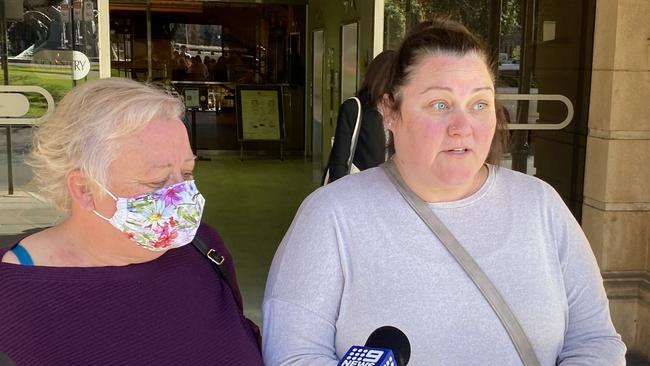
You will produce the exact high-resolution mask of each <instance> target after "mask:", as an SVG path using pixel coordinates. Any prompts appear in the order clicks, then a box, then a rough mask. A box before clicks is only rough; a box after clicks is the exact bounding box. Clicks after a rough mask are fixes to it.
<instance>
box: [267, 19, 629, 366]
mask: <svg viewBox="0 0 650 366" xmlns="http://www.w3.org/2000/svg"><path fill="white" fill-rule="evenodd" d="M491 70H492V68H491V67H490V64H489V62H488V53H487V51H486V50H485V48H484V47H483V46H482V44H481V42H480V41H479V40H478V39H477V37H476V36H474V35H473V34H472V33H470V32H469V31H468V30H467V29H466V28H465V27H464V26H462V25H461V24H459V23H456V22H453V21H448V20H437V21H433V22H428V23H423V24H420V25H418V26H416V27H415V28H414V29H413V30H411V32H410V33H409V34H408V35H407V36H406V38H405V39H404V41H403V43H402V45H401V46H400V48H399V50H398V51H397V57H396V61H395V64H394V66H393V71H392V74H391V75H388V76H387V77H388V78H389V82H388V89H387V90H386V91H385V95H384V100H383V102H382V104H381V106H380V108H381V110H382V112H383V116H384V123H385V126H386V128H388V129H389V130H390V131H391V132H392V135H393V137H394V142H395V155H394V156H393V158H392V160H390V161H389V162H388V163H386V164H385V165H384V166H382V167H380V168H372V169H368V170H365V171H363V172H361V173H359V174H354V175H352V176H349V177H345V178H341V179H340V180H338V181H336V182H334V183H332V184H331V185H327V186H325V187H323V188H320V189H319V190H317V191H316V192H314V193H313V194H312V195H310V196H309V197H308V198H307V199H306V200H305V201H304V202H303V204H302V206H301V208H300V210H299V211H298V213H297V215H296V217H295V219H294V222H293V224H292V225H291V227H290V229H289V231H288V232H287V234H286V236H285V237H284V240H283V242H282V244H281V245H280V248H279V249H278V252H277V253H276V256H275V258H274V260H273V264H272V266H271V271H270V274H269V279H268V282H267V287H266V293H265V298H264V305H263V319H264V336H263V339H264V347H263V349H264V359H265V362H266V364H267V365H269V366H275V365H309V366H330V365H331V366H334V365H337V360H338V359H341V357H342V356H343V355H344V354H345V353H346V351H347V350H348V349H349V347H351V346H353V345H360V344H364V343H365V342H366V339H367V338H368V335H369V334H371V332H373V330H375V329H377V328H380V327H383V326H385V325H392V326H395V327H397V328H399V329H401V330H402V331H403V332H404V333H405V334H406V335H407V336H408V338H409V340H410V349H411V352H410V360H411V361H410V363H409V365H416V366H419V365H512V366H520V365H522V360H526V363H525V365H544V366H555V365H563V366H564V365H567V366H568V365H590V366H596V365H599V366H613V365H624V364H625V359H624V355H625V346H624V344H623V343H622V342H621V338H620V336H619V335H618V334H617V333H616V331H615V329H614V327H613V326H612V322H611V319H610V316H609V310H608V303H607V297H606V295H605V291H604V289H603V284H602V278H601V276H600V273H599V271H598V267H597V265H596V261H595V259H594V256H593V253H592V252H591V249H590V247H589V243H588V242H587V240H586V238H585V236H584V234H583V233H582V231H581V229H580V226H579V225H578V223H577V222H576V221H575V219H574V218H573V216H572V215H571V212H569V210H568V209H567V207H566V206H565V205H564V203H563V202H562V199H561V198H560V197H559V195H558V194H557V193H556V192H555V191H554V190H553V188H551V187H550V186H549V185H548V184H546V183H544V182H542V181H540V180H538V179H536V178H534V177H530V176H527V175H524V174H521V173H517V172H513V171H511V170H508V169H505V168H500V167H499V166H498V160H499V157H500V152H501V150H500V147H501V146H502V145H503V142H504V129H503V127H502V126H501V127H500V128H497V125H498V121H497V118H496V115H497V114H496V108H495V88H494V78H493V76H494V75H492V71H491ZM397 182H400V183H397ZM400 189H404V191H405V192H410V194H405V197H409V198H413V197H415V200H414V202H419V204H418V205H415V206H416V207H418V208H422V209H423V211H422V213H423V214H422V217H427V215H428V214H433V215H434V216H435V217H437V218H438V219H439V221H440V222H441V223H442V226H443V227H446V228H447V229H448V230H449V232H450V233H451V234H452V235H453V236H455V238H456V239H457V241H458V242H459V245H460V246H461V247H463V248H464V249H465V251H466V252H467V253H468V255H469V257H470V258H473V261H474V262H475V263H476V264H477V267H478V268H480V269H481V270H482V272H483V273H484V274H485V276H486V278H487V279H488V281H489V283H491V284H493V286H494V288H495V289H496V291H487V292H481V291H479V289H478V288H477V286H476V285H475V283H474V281H472V279H471V277H470V276H468V273H474V272H476V271H467V272H468V273H466V271H465V270H464V268H470V267H471V268H476V267H472V266H466V265H463V266H461V265H460V264H461V262H463V261H460V260H457V259H456V258H460V257H462V256H457V255H456V254H457V253H459V252H460V251H458V250H455V249H454V250H452V249H449V250H448V249H447V248H452V247H453V246H452V245H448V244H449V241H450V240H448V239H445V240H444V243H443V240H441V239H439V237H443V238H444V237H445V236H437V235H434V233H433V232H432V230H430V229H429V227H428V226H427V225H426V224H425V220H424V219H422V218H421V217H420V216H419V215H418V214H417V213H416V211H415V210H414V209H412V207H411V206H410V204H409V203H408V202H407V200H406V199H405V198H404V197H403V196H402V194H401V193H400ZM452 253H453V255H452ZM463 263H465V262H463ZM477 283H481V284H484V283H485V282H484V281H477ZM488 292H489V293H492V294H493V293H494V292H497V293H500V294H501V297H502V300H503V302H501V303H500V304H502V305H503V303H505V304H506V305H507V306H508V307H509V309H510V310H511V313H512V314H513V315H514V317H502V316H501V315H497V313H496V312H495V310H494V309H495V308H497V307H496V306H495V307H494V308H493V307H492V306H491V305H492V304H496V303H497V302H494V301H490V302H488V301H487V300H486V298H487V297H488V296H484V294H487V293H488ZM498 308H499V309H502V308H503V306H499V307H498ZM500 314H502V313H500ZM513 318H514V319H515V320H518V324H519V325H520V327H521V328H522V333H523V335H524V337H518V336H517V333H513V334H514V336H512V337H510V336H509V334H508V332H506V329H514V328H515V327H506V325H512V324H513V322H511V321H510V320H512V319H513ZM502 319H508V320H509V321H504V322H503V323H502V321H501V320H502ZM524 338H526V339H528V342H523V341H522V340H523V339H524ZM387 339H388V338H387ZM395 340H397V339H395ZM513 340H515V341H517V342H514V341H513ZM524 343H526V347H523V346H522V345H523V344H524ZM386 345H388V342H387V343H386ZM395 345H397V342H396V343H395ZM389 348H390V347H389ZM399 348H400V349H406V347H402V346H400V347H399ZM355 354H358V353H355ZM402 356H403V355H402ZM398 357H399V356H398ZM406 358H408V357H401V358H398V362H399V361H400V360H401V361H402V363H401V366H404V363H403V361H404V360H405V359H406ZM530 360H535V361H533V362H530V363H529V362H528V361H530ZM350 362H352V361H350Z"/></svg>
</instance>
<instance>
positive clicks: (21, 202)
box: [0, 191, 63, 246]
mask: <svg viewBox="0 0 650 366" xmlns="http://www.w3.org/2000/svg"><path fill="white" fill-rule="evenodd" d="M62 217H63V213H62V212H60V211H58V210H56V209H55V208H53V207H52V206H51V205H50V204H49V203H48V202H47V201H46V200H45V199H43V198H42V197H39V196H38V195H36V194H34V193H32V192H26V191H16V192H14V194H13V195H8V194H7V192H6V191H4V192H2V193H1V194H0V237H2V240H1V242H0V246H1V245H3V244H4V245H7V244H10V243H7V242H6V241H7V240H6V239H7V237H15V236H21V234H23V233H25V232H31V231H33V230H34V228H39V227H45V226H52V225H53V224H55V223H56V222H57V221H59V220H61V218H62Z"/></svg>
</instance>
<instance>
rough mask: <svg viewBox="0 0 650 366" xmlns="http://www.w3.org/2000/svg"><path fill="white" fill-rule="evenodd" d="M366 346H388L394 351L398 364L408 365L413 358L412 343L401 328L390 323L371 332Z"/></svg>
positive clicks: (398, 365) (400, 365)
mask: <svg viewBox="0 0 650 366" xmlns="http://www.w3.org/2000/svg"><path fill="white" fill-rule="evenodd" d="M366 347H375V348H388V349H390V350H391V351H393V354H394V355H395V360H396V361H397V366H406V365H407V364H408V362H409V359H410V358H411V343H410V342H409V339H408V337H407V336H406V334H404V332H402V331H401V330H399V329H397V328H395V327H391V326H390V325H387V326H384V327H381V328H377V329H376V330H375V331H374V332H372V333H370V336H369V337H368V340H367V341H366Z"/></svg>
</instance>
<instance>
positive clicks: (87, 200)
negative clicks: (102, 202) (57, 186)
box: [66, 169, 95, 210]
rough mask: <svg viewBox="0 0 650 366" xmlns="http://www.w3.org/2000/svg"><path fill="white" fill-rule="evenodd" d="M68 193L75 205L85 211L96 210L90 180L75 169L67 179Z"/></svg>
mask: <svg viewBox="0 0 650 366" xmlns="http://www.w3.org/2000/svg"><path fill="white" fill-rule="evenodd" d="M66 185H67V187H68V192H70V198H71V200H72V203H73V205H76V206H78V207H80V208H82V209H84V210H94V209H95V200H94V198H93V192H92V190H91V185H90V180H89V179H88V178H87V177H86V175H85V174H84V173H82V172H81V170H79V169H74V170H72V171H71V172H70V173H68V177H67V179H66Z"/></svg>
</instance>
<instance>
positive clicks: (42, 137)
mask: <svg viewBox="0 0 650 366" xmlns="http://www.w3.org/2000/svg"><path fill="white" fill-rule="evenodd" d="M182 112H183V105H182V103H181V102H180V101H179V100H178V99H176V98H174V97H172V96H169V95H167V94H166V93H164V92H163V91H160V90H157V89H155V88H152V87H149V86H146V85H142V84H140V83H137V82H135V81H131V80H126V79H103V80H97V81H91V82H88V83H86V84H84V85H82V86H80V87H78V88H75V89H73V90H72V91H71V92H70V93H68V95H66V96H65V97H64V98H63V100H62V101H61V102H60V103H59V105H58V107H57V108H56V110H55V111H54V113H53V114H52V115H51V116H50V117H49V118H48V119H47V121H45V122H44V123H43V124H42V125H40V126H38V128H37V130H36V132H35V140H34V141H35V143H34V151H33V155H32V162H31V163H32V165H33V167H34V173H35V176H36V178H37V180H38V181H39V182H40V185H41V188H42V191H43V192H44V193H45V194H47V195H49V196H50V197H51V198H52V200H53V202H54V203H55V204H56V205H58V206H59V207H60V208H62V209H64V210H66V211H68V213H69V215H68V216H67V218H66V219H65V220H64V221H63V222H62V223H60V224H59V225H56V226H54V227H52V228H48V229H45V230H43V231H41V232H38V233H36V234H33V235H31V236H28V237H26V238H24V239H22V240H20V241H19V242H18V243H15V244H14V245H13V246H11V247H9V248H8V250H7V249H5V250H3V251H1V252H0V257H1V258H2V262H1V263H0V293H2V300H0V309H2V311H0V351H2V352H5V353H6V354H7V356H8V357H9V358H11V359H12V360H13V361H14V362H16V363H17V364H18V365H100V364H133V365H143V364H157V365H181V364H183V365H188V364H191V365H224V364H246V365H261V364H262V362H261V356H260V353H259V348H258V345H257V339H256V335H255V334H254V330H253V328H252V327H251V326H249V323H248V321H247V320H246V318H245V317H244V316H243V314H242V310H241V296H240V294H239V290H238V288H237V285H236V283H235V282H234V272H233V267H232V263H231V261H230V260H231V258H230V256H229V255H228V254H227V252H226V251H225V247H224V246H223V242H222V241H221V238H220V237H219V236H218V234H217V233H216V232H215V231H214V230H212V229H211V228H209V227H207V226H205V225H201V214H202V212H203V205H204V203H205V200H204V199H203V196H201V194H200V193H199V191H198V189H197V187H196V185H195V182H194V180H193V177H192V171H193V169H194V156H193V154H192V150H191V149H190V144H189V141H188V138H187V132H186V130H185V127H184V125H183V123H182V122H181V121H180V120H179V116H180V115H181V113H182ZM196 240H200V241H201V242H202V243H204V244H205V246H206V247H207V248H211V249H214V250H215V251H216V252H220V253H221V254H222V255H223V256H224V257H216V258H217V260H216V262H220V264H221V267H219V268H218V269H219V270H220V271H221V272H219V271H216V270H215V269H216V268H217V267H214V266H213V263H212V262H210V261H209V260H208V258H206V257H204V256H203V255H202V253H201V252H200V251H199V250H197V249H196V248H195V247H194V246H193V245H188V244H190V243H192V242H193V241H196ZM203 249H205V248H203ZM215 350H216V351H215Z"/></svg>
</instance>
